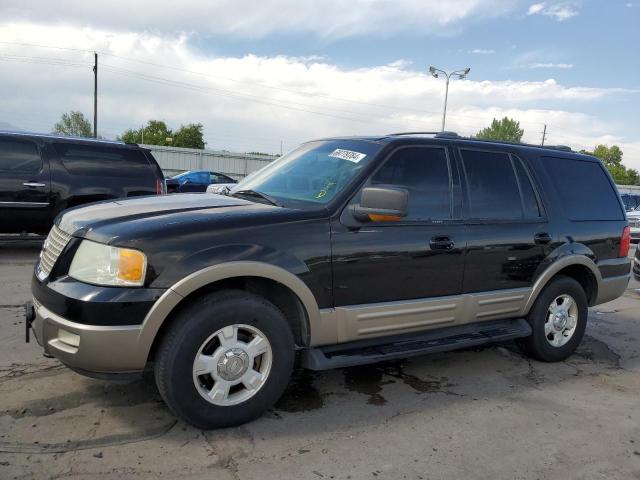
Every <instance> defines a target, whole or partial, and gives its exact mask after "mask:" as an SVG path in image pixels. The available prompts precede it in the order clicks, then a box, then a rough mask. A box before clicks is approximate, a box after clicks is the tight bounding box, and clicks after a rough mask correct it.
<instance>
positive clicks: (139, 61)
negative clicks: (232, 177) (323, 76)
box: [0, 42, 542, 126]
mask: <svg viewBox="0 0 640 480" xmlns="http://www.w3.org/2000/svg"><path fill="white" fill-rule="evenodd" d="M0 44H7V45H22V46H29V47H37V48H53V49H60V50H69V51H77V52H85V53H90V52H92V50H88V49H79V48H69V47H57V46H52V45H42V44H30V43H21V42H0ZM98 53H100V54H102V55H105V56H110V57H114V58H119V59H121V60H125V61H130V62H136V63H140V64H144V65H150V66H154V67H158V68H165V69H169V70H174V71H178V72H181V73H189V74H193V75H200V76H203V77H206V78H212V79H221V80H227V81H231V82H236V83H240V84H245V85H252V86H258V87H262V88H268V89H272V90H278V91H283V92H288V93H293V94H296V95H302V96H308V97H321V98H325V99H329V100H334V101H339V102H348V103H353V104H359V105H367V106H372V107H377V108H385V109H390V110H393V111H395V112H398V111H407V112H409V111H410V112H415V113H423V114H425V113H426V114H431V115H440V112H436V111H430V110H424V109H418V108H412V107H407V106H397V105H394V106H392V105H385V104H380V103H372V102H365V101H360V100H353V99H347V98H342V97H334V96H331V95H326V94H322V93H311V92H304V91H300V90H293V89H289V88H284V87H276V86H273V85H267V84H263V83H260V82H247V81H244V80H238V79H234V78H230V77H223V76H216V75H211V74H207V73H203V72H197V71H193V70H188V69H184V68H180V67H174V66H172V65H163V64H159V63H155V62H149V61H145V60H139V59H134V58H130V57H124V56H121V55H116V54H113V53H109V52H102V51H98ZM114 68H118V67H114ZM123 70H126V69H123ZM169 81H171V80H169ZM235 94H236V95H242V94H238V93H235ZM260 98H261V97H260ZM290 103H297V104H299V105H304V104H301V103H300V102H290ZM307 106H308V105H307ZM323 108H325V109H331V110H334V111H340V109H335V108H331V107H323ZM342 111H344V110H342ZM348 113H351V114H355V115H361V114H360V113H357V112H348ZM455 116H456V118H460V117H465V118H471V119H475V120H482V121H483V122H486V121H487V117H483V116H478V115H467V114H456V115H455ZM520 123H522V124H529V125H536V126H538V125H542V122H528V121H521V122H520Z"/></svg>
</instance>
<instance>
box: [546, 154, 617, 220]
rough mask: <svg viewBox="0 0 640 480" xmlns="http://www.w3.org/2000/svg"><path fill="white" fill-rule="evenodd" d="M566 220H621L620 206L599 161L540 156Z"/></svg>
mask: <svg viewBox="0 0 640 480" xmlns="http://www.w3.org/2000/svg"><path fill="white" fill-rule="evenodd" d="M542 161H543V163H544V165H545V168H546V170H547V172H548V173H549V175H550V176H551V178H552V180H553V183H554V185H555V187H556V191H557V192H558V195H560V198H561V200H562V207H563V210H564V211H565V212H566V215H567V217H568V218H569V220H576V221H584V220H623V219H624V216H623V213H622V207H621V206H620V202H619V200H618V194H617V192H616V191H615V190H614V188H613V186H612V185H611V182H610V181H609V178H608V177H607V175H606V173H605V172H604V168H603V167H602V166H601V165H600V163H599V162H589V161H584V160H573V159H569V158H556V157H542Z"/></svg>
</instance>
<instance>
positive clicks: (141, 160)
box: [54, 143, 154, 178]
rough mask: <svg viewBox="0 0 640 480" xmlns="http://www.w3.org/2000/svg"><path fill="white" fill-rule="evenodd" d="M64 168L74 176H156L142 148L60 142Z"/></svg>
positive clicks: (58, 148)
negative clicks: (140, 149) (132, 148)
mask: <svg viewBox="0 0 640 480" xmlns="http://www.w3.org/2000/svg"><path fill="white" fill-rule="evenodd" d="M54 148H55V150H56V152H57V154H58V157H59V158H60V161H61V162H62V165H63V166H64V168H65V169H66V170H67V171H68V172H69V173H71V174H72V175H87V176H96V177H98V176H106V177H125V178H132V177H133V178H141V177H153V176H154V173H153V170H152V167H151V164H150V163H149V162H148V161H147V158H146V157H145V156H144V154H143V153H142V152H141V151H139V150H131V149H127V148H109V147H105V146H99V145H96V146H93V145H80V144H64V143H56V144H54Z"/></svg>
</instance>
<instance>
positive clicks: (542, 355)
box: [26, 134, 630, 428]
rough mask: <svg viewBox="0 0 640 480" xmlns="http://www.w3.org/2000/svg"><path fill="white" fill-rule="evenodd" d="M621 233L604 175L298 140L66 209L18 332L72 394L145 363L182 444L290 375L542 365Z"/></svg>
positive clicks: (594, 163) (405, 140) (613, 280)
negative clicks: (460, 356) (195, 189)
mask: <svg viewBox="0 0 640 480" xmlns="http://www.w3.org/2000/svg"><path fill="white" fill-rule="evenodd" d="M628 250H629V227H628V226H627V220H626V219H625V213H624V207H623V204H622V202H621V200H620V197H619V196H618V194H617V192H616V188H615V185H614V184H613V181H612V180H611V178H610V176H609V174H608V173H607V171H606V169H605V168H604V167H603V166H602V164H601V163H600V161H599V160H597V159H596V158H594V157H590V156H586V155H581V154H577V153H573V152H571V151H566V149H554V148H540V147H533V146H527V145H512V144H504V143H492V142H486V141H478V140H473V139H465V138H461V137H458V136H457V135H455V134H439V135H435V137H428V136H420V135H403V134H395V135H389V136H383V137H375V138H373V137H372V138H337V139H324V140H318V141H312V142H309V143H305V144H303V145H302V146H300V147H299V148H298V149H297V150H295V151H293V152H291V153H289V154H287V155H285V156H284V157H281V158H280V159H278V160H277V161H275V162H273V163H272V164H270V165H268V166H267V167H265V168H264V169H263V170H261V171H260V172H258V173H257V174H255V175H254V176H252V177H251V178H250V179H247V180H245V181H243V182H240V183H239V184H238V185H236V186H235V187H232V188H231V189H230V191H229V192H228V194H227V196H221V195H206V196H203V195H198V194H184V195H179V196H163V197H158V198H144V199H131V200H127V201H120V202H117V203H116V202H113V203H109V202H103V203H100V204H96V205H92V206H87V207H84V208H77V209H74V210H71V211H68V212H65V213H64V214H63V215H62V216H60V217H58V219H57V220H56V223H55V226H54V227H53V229H52V230H51V233H50V234H49V239H48V241H47V243H46V244H45V247H44V249H43V251H42V256H41V260H40V262H39V263H38V264H37V266H36V270H35V274H34V277H33V283H32V291H33V308H31V307H29V306H28V308H27V322H26V323H27V337H28V335H29V326H30V325H32V329H33V331H34V332H35V336H36V338H37V340H38V342H39V343H40V344H41V345H43V346H44V350H45V351H46V352H47V353H48V354H51V355H54V356H55V357H57V358H58V359H60V361H61V362H63V363H64V364H66V365H68V366H69V367H70V368H72V369H74V370H76V371H79V372H81V373H84V374H87V375H90V376H98V377H105V376H115V377H118V374H119V375H120V377H122V376H127V375H131V374H138V373H139V372H141V371H142V370H143V369H144V368H145V366H146V365H147V364H148V363H151V362H153V368H154V371H155V378H156V382H157V385H158V388H159V390H160V392H161V394H162V397H163V398H164V400H165V401H166V403H167V405H168V406H169V407H170V408H171V410H172V411H173V412H174V413H175V414H176V415H177V416H178V417H180V418H182V419H184V420H185V421H187V422H190V423H192V424H193V425H196V426H198V427H202V428H211V427H220V426H228V425H235V424H239V423H241V422H245V421H247V420H250V419H253V418H256V417H257V416H259V415H260V414H261V413H262V412H264V411H265V409H267V408H269V407H270V406H271V405H272V404H273V403H274V402H275V401H276V400H277V399H278V397H279V396H280V395H281V394H282V392H283V391H284V389H285V387H286V386H287V383H288V382H289V378H290V375H291V372H292V369H293V368H294V364H295V363H296V361H297V362H299V365H301V366H302V367H305V368H309V369H314V370H322V369H328V368H334V367H345V366H352V365H359V364H364V363H370V362H379V361H383V360H387V359H395V358H403V357H409V356H412V355H418V354H424V353H429V352H437V351H443V350H450V349H455V348H464V347H469V346H475V345H479V344H483V343H487V342H493V341H503V340H510V339H515V340H516V341H517V343H518V345H519V346H520V347H521V349H522V350H523V351H524V352H525V353H526V354H527V355H530V356H532V357H534V358H536V359H539V360H542V361H550V362H552V361H560V360H563V359H565V358H567V357H568V356H569V355H571V353H572V352H573V351H574V350H575V349H576V347H577V346H578V344H579V343H580V340H581V339H582V336H583V333H584V331H585V327H586V322H587V307H589V306H592V305H597V304H600V303H603V302H608V301H610V300H613V299H615V298H616V297H618V296H620V295H622V293H623V292H624V291H625V289H626V287H627V283H628V281H629V277H630V262H629V260H628V258H627V254H628Z"/></svg>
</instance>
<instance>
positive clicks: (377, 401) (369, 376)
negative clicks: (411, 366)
mask: <svg viewBox="0 0 640 480" xmlns="http://www.w3.org/2000/svg"><path fill="white" fill-rule="evenodd" d="M406 364H407V361H396V362H385V363H380V364H377V365H364V366H360V367H351V368H345V369H344V370H343V374H344V379H345V387H346V388H347V390H349V391H352V392H357V393H360V394H363V395H368V396H369V398H368V400H367V403H368V404H370V405H378V406H381V405H384V404H386V403H387V400H386V399H385V398H384V397H383V396H382V394H381V392H382V387H383V386H384V385H388V384H390V383H395V382H396V380H400V381H401V382H402V383H404V384H405V385H407V386H408V387H411V388H412V389H413V390H415V391H416V392H417V393H445V394H447V395H457V394H456V393H455V392H452V391H450V390H448V389H449V388H451V387H455V386H456V385H455V384H453V383H449V381H448V379H447V377H431V376H430V377H428V378H426V379H425V378H419V377H417V376H415V375H411V374H409V373H406V372H405V371H404V368H405V366H406ZM394 379H395V380H394Z"/></svg>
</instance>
